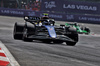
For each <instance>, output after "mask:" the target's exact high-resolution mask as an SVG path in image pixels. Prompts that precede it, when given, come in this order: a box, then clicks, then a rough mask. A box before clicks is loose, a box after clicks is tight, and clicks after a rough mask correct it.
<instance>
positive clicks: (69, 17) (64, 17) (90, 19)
mask: <svg viewBox="0 0 100 66" xmlns="http://www.w3.org/2000/svg"><path fill="white" fill-rule="evenodd" d="M42 13H44V12H42V11H31V10H21V9H10V8H0V15H6V16H17V17H23V16H38V17H40V16H41V15H42ZM47 13H49V16H50V17H51V18H54V19H55V20H60V21H71V22H84V23H94V24H100V16H94V15H80V14H79V15H75V14H64V13H56V12H53V13H50V12H47Z"/></svg>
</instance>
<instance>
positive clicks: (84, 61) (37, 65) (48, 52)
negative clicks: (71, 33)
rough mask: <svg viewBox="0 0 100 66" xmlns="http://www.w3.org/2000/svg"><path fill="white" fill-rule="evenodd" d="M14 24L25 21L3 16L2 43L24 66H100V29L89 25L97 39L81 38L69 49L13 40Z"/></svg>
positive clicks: (58, 45)
mask: <svg viewBox="0 0 100 66" xmlns="http://www.w3.org/2000/svg"><path fill="white" fill-rule="evenodd" d="M15 22H23V18H18V17H6V16H0V41H2V42H3V43H4V44H5V45H6V47H7V48H8V49H9V51H10V52H11V53H12V55H13V56H14V57H15V59H16V60H17V61H18V63H19V64H20V65H21V66H100V35H99V34H100V25H97V24H86V26H88V27H90V29H91V30H92V32H94V33H95V34H96V35H79V42H78V43H77V44H76V45H75V46H67V45H65V44H64V43H63V44H46V43H42V42H41V41H33V42H24V41H22V40H14V39H13V27H14V23H15ZM56 23H61V24H64V23H65V22H61V21H57V22H56Z"/></svg>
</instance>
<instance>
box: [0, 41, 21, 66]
mask: <svg viewBox="0 0 100 66" xmlns="http://www.w3.org/2000/svg"><path fill="white" fill-rule="evenodd" d="M0 66H20V65H19V64H18V62H17V61H16V60H15V58H14V57H13V56H12V54H11V53H10V52H9V50H8V49H7V48H6V46H5V45H4V44H3V43H2V42H1V41H0Z"/></svg>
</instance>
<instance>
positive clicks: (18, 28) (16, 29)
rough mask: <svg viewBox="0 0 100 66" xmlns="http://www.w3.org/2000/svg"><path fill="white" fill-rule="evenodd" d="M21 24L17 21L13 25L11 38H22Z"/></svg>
mask: <svg viewBox="0 0 100 66" xmlns="http://www.w3.org/2000/svg"><path fill="white" fill-rule="evenodd" d="M23 27H24V25H23V24H18V23H17V22H16V23H15V25H14V30H13V38H14V39H18V40H21V39H22V32H23Z"/></svg>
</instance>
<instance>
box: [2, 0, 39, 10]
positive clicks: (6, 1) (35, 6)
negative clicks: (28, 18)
mask: <svg viewBox="0 0 100 66" xmlns="http://www.w3.org/2000/svg"><path fill="white" fill-rule="evenodd" d="M40 2H41V0H0V7H3V8H16V9H26V10H40Z"/></svg>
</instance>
